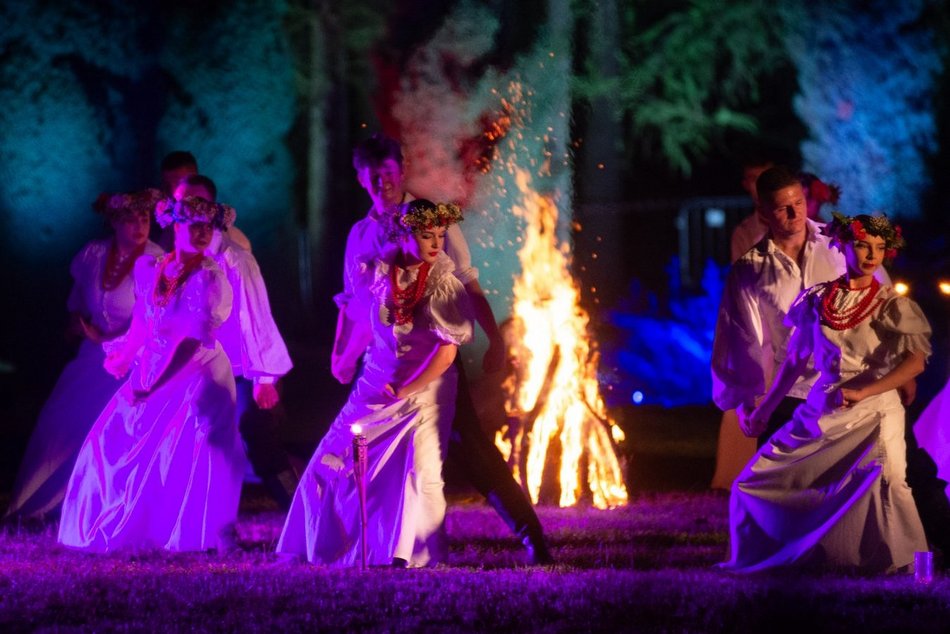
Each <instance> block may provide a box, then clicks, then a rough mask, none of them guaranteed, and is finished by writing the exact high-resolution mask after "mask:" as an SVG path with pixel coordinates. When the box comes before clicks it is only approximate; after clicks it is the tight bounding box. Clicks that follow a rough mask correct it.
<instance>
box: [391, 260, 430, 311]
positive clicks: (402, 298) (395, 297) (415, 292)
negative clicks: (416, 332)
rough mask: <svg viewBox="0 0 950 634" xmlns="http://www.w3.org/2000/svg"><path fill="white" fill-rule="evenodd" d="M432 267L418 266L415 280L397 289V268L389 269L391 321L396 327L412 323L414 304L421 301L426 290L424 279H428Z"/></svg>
mask: <svg viewBox="0 0 950 634" xmlns="http://www.w3.org/2000/svg"><path fill="white" fill-rule="evenodd" d="M431 268H432V265H431V264H429V263H428V262H423V263H422V264H420V265H419V274H418V275H416V279H415V280H414V281H412V282H410V283H409V285H408V286H406V288H399V284H398V283H397V280H398V277H399V276H398V270H399V267H398V266H395V265H393V266H392V267H391V268H390V269H389V281H390V285H389V286H390V292H391V293H392V304H393V321H394V322H395V323H396V324H397V325H400V326H401V325H403V324H408V323H409V322H411V321H412V311H413V310H414V309H415V307H416V304H418V303H419V301H420V300H421V299H422V295H423V294H424V293H425V290H426V279H428V277H429V270H430V269H431Z"/></svg>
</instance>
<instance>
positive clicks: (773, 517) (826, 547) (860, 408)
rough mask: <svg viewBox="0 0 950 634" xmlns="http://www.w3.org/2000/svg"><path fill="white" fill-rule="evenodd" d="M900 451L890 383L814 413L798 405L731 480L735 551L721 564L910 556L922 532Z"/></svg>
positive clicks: (859, 562) (884, 566)
mask: <svg viewBox="0 0 950 634" xmlns="http://www.w3.org/2000/svg"><path fill="white" fill-rule="evenodd" d="M906 460H907V459H906V446H905V442H904V408H903V406H902V405H901V403H900V398H899V397H898V395H897V392H896V391H891V392H887V393H885V394H880V395H877V396H874V397H871V398H868V399H865V400H864V401H862V402H860V403H858V404H857V405H855V406H854V407H853V408H851V409H847V410H836V411H835V412H833V413H831V414H828V415H826V416H822V417H820V418H819V417H818V416H816V415H815V412H814V411H813V410H812V409H811V407H810V406H809V405H808V404H807V403H806V404H805V405H802V406H800V407H799V408H798V410H796V413H795V417H794V418H793V419H792V420H791V421H789V422H788V423H787V424H786V425H785V426H784V427H782V428H781V429H780V430H779V431H778V432H776V433H775V435H774V436H773V437H772V439H771V440H770V441H769V442H768V443H767V444H766V445H764V446H763V447H762V448H761V449H760V450H759V451H758V453H757V454H756V455H755V457H754V458H753V460H752V462H750V463H749V465H747V466H746V468H745V469H743V471H742V473H741V474H739V477H738V478H737V479H736V482H735V484H734V485H733V488H732V496H731V499H730V508H729V523H730V534H731V547H732V553H731V558H730V560H729V561H728V562H726V563H725V564H723V567H724V568H726V569H730V570H734V571H740V572H754V571H758V570H764V569H768V568H773V567H778V566H787V565H822V566H840V567H855V568H860V569H862V570H865V571H869V572H888V571H891V572H892V571H895V570H898V569H901V568H905V567H909V566H912V565H913V562H914V552H915V551H918V550H926V549H927V541H926V539H925V537H924V530H923V526H922V525H921V523H920V517H919V516H918V515H917V508H916V506H915V505H914V499H913V497H912V496H911V491H910V487H908V486H907V482H906V470H907V464H906Z"/></svg>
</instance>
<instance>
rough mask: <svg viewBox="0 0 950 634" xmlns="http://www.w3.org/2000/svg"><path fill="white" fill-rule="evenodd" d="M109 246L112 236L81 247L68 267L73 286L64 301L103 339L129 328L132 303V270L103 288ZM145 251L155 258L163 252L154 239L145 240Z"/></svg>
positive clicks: (133, 304) (133, 293)
mask: <svg viewBox="0 0 950 634" xmlns="http://www.w3.org/2000/svg"><path fill="white" fill-rule="evenodd" d="M111 246H112V238H108V239H105V240H93V241H92V242H89V243H88V244H86V246H84V247H83V248H82V249H80V251H79V253H77V254H76V256H75V257H74V258H73V261H72V264H70V267H69V273H70V275H72V278H73V287H72V290H71V291H70V293H69V299H68V300H67V301H66V306H67V308H68V309H69V312H72V313H79V314H80V315H82V316H83V318H84V319H86V320H88V321H89V322H90V323H91V324H92V325H93V326H95V327H96V329H98V330H99V332H101V333H102V335H103V336H104V337H105V338H106V339H112V338H115V337H117V336H119V335H121V334H122V333H124V332H125V331H126V330H127V329H128V327H129V322H130V320H131V319H132V307H133V306H135V292H134V283H133V280H132V275H131V270H130V274H129V275H126V276H125V277H124V278H123V279H122V280H121V281H120V282H119V284H118V285H117V286H116V287H115V288H112V289H109V290H106V289H104V288H102V274H103V272H104V271H105V268H106V261H107V260H108V258H109V249H110V248H111ZM145 254H146V255H151V256H154V257H157V256H159V255H161V254H162V250H161V248H160V247H159V246H158V245H157V244H155V243H154V242H152V241H148V242H146V243H145Z"/></svg>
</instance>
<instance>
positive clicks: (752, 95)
mask: <svg viewBox="0 0 950 634" xmlns="http://www.w3.org/2000/svg"><path fill="white" fill-rule="evenodd" d="M619 4H621V3H618V5H619ZM682 4H683V6H682V7H672V8H671V7H665V8H664V11H663V12H662V14H660V15H657V16H652V15H649V13H648V12H649V11H650V10H653V11H656V8H655V7H651V6H649V5H650V3H649V2H646V1H645V0H641V1H639V2H635V3H633V4H632V5H629V4H625V5H624V6H623V7H618V11H619V16H618V17H619V21H620V29H621V33H620V40H621V41H620V42H619V46H618V47H617V49H616V52H615V54H616V59H617V62H618V68H619V70H618V72H617V74H616V75H605V74H603V73H602V72H601V71H600V69H599V68H597V67H595V65H594V64H593V63H591V62H588V63H586V64H585V65H583V72H582V73H581V74H580V75H579V76H578V77H577V79H576V81H575V82H574V85H573V87H574V90H575V95H577V96H578V97H579V98H582V99H593V98H596V97H599V96H603V95H609V96H612V98H613V99H614V100H615V101H614V102H615V104H616V109H615V115H616V116H617V117H618V118H622V119H624V120H625V121H627V123H628V126H627V137H628V138H627V139H626V140H627V142H628V144H631V145H633V146H638V147H640V148H641V150H642V151H643V153H644V154H645V155H646V156H648V157H649V156H656V157H657V158H660V159H662V160H663V161H665V162H666V163H667V164H668V165H669V166H670V167H671V168H673V169H675V170H678V171H679V172H681V173H682V174H683V175H685V176H688V175H689V174H690V172H691V170H692V164H693V162H694V161H695V160H697V159H701V158H703V157H705V156H707V155H708V154H709V153H710V151H711V150H712V149H714V148H715V147H716V146H717V144H720V143H722V140H723V138H724V135H725V134H726V133H729V132H733V131H741V132H748V133H754V132H755V131H756V130H757V128H758V121H757V120H756V118H755V116H754V115H753V114H751V110H752V106H754V105H755V104H757V103H759V102H760V100H761V99H762V95H761V94H760V92H759V85H760V82H761V79H762V78H763V77H765V76H768V75H769V74H772V73H774V72H777V71H779V70H780V69H782V68H784V66H785V64H786V60H787V55H786V52H785V49H784V46H783V44H782V39H781V24H782V22H781V18H780V16H779V15H778V13H777V11H776V9H775V8H773V7H774V5H772V4H769V3H765V2H761V1H758V0H755V1H750V2H730V3H722V2H719V1H718V0H689V1H688V2H685V3H682ZM575 7H577V10H578V11H579V12H580V15H583V16H588V15H591V11H592V9H591V8H590V6H589V3H587V2H582V1H581V0H578V1H577V2H575Z"/></svg>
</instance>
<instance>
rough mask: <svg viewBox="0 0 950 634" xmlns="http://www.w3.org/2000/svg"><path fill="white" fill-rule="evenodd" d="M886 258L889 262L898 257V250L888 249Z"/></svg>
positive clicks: (885, 253) (885, 254)
mask: <svg viewBox="0 0 950 634" xmlns="http://www.w3.org/2000/svg"><path fill="white" fill-rule="evenodd" d="M884 257H885V258H887V259H888V260H893V259H894V258H896V257H897V249H888V250H887V251H885V252H884Z"/></svg>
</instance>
